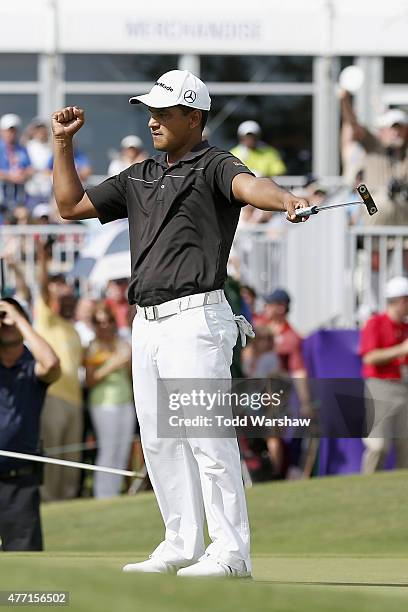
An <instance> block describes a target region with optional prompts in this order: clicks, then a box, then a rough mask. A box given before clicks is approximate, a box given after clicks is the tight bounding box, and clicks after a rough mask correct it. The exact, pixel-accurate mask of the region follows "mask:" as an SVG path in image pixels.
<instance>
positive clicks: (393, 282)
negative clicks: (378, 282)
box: [385, 276, 408, 300]
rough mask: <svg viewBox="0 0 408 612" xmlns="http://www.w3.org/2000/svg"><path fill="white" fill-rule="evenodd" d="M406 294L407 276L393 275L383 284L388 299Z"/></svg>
mask: <svg viewBox="0 0 408 612" xmlns="http://www.w3.org/2000/svg"><path fill="white" fill-rule="evenodd" d="M405 296H408V278H406V277H405V276H394V278H391V279H390V280H389V281H388V283H387V284H386V286H385V297H386V298H387V299H388V300H391V299H393V298H399V297H405Z"/></svg>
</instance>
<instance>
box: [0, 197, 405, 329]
mask: <svg viewBox="0 0 408 612" xmlns="http://www.w3.org/2000/svg"><path fill="white" fill-rule="evenodd" d="M341 197H342V194H341V193H340V192H339V193H338V195H336V200H337V198H339V201H341V200H340V198H341ZM101 231H103V230H101ZM89 233H90V230H89V228H88V227H87V226H86V225H80V224H62V225H44V226H40V225H27V226H19V225H18V226H0V255H1V254H2V253H4V252H5V251H7V252H10V251H12V252H13V253H14V259H15V261H16V262H17V263H18V264H20V267H21V269H22V270H23V272H24V275H25V278H26V280H27V284H28V285H29V286H30V287H31V288H34V287H35V285H36V273H35V268H36V243H37V242H38V240H40V239H41V238H42V239H43V240H44V238H45V237H46V236H52V237H53V238H55V241H54V243H53V246H52V262H51V265H50V272H51V273H54V274H55V273H59V272H62V273H68V272H69V271H70V270H71V269H72V267H73V264H74V261H75V258H76V257H77V255H78V254H79V252H80V250H81V248H82V246H83V245H84V244H85V242H86V240H87V238H88V236H89ZM234 258H235V259H236V260H237V262H238V265H237V266H236V268H237V269H238V272H239V275H240V280H241V282H242V283H244V284H248V285H250V286H252V287H253V288H254V289H255V291H256V292H257V293H258V294H259V295H260V296H264V295H266V294H268V293H269V292H271V291H272V290H273V289H274V288H276V287H277V286H282V287H285V288H287V289H288V290H289V292H290V293H291V295H292V297H293V303H292V310H291V320H292V321H293V323H294V324H295V325H296V326H297V327H298V329H299V330H300V331H301V332H302V333H304V334H306V333H308V332H309V331H311V330H313V329H316V328H317V327H321V326H330V327H332V326H337V327H339V326H351V327H354V326H355V325H356V324H361V323H362V322H363V321H364V320H365V319H366V317H367V316H368V315H369V314H370V313H371V312H373V311H375V310H381V309H383V308H384V306H385V297H384V287H385V283H386V281H387V280H388V279H389V278H391V277H392V276H395V275H404V274H408V227H392V226H389V227H388V226H386V227H372V226H369V227H351V228H350V227H349V226H348V224H347V216H346V211H345V209H337V210H334V211H330V212H328V213H321V214H319V215H317V216H316V217H313V218H312V219H311V220H310V221H309V222H308V223H306V224H302V225H301V226H292V225H291V224H287V229H286V231H285V232H284V233H282V234H279V235H274V236H271V235H270V226H268V224H265V225H263V224H261V225H250V226H245V228H241V229H239V230H238V232H237V235H236V239H235V241H234V245H233V258H232V259H234ZM13 283H14V277H13V274H12V273H11V272H10V271H9V273H8V277H7V284H8V285H9V286H13Z"/></svg>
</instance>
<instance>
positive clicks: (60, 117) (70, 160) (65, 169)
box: [52, 106, 98, 220]
mask: <svg viewBox="0 0 408 612" xmlns="http://www.w3.org/2000/svg"><path fill="white" fill-rule="evenodd" d="M84 122H85V114H84V111H83V110H81V109H79V108H77V107H76V106H68V107H66V108H64V109H62V110H60V111H57V112H55V113H54V114H53V115H52V132H53V137H54V142H53V148H54V167H53V184H54V194H55V200H56V202H57V206H58V209H59V212H60V215H61V217H62V218H63V219H68V220H76V219H91V218H93V217H97V216H98V215H97V212H96V209H95V207H94V205H93V204H92V202H91V200H90V199H89V198H88V196H87V195H86V193H85V191H84V188H83V186H82V183H81V181H80V178H79V176H78V173H77V171H76V168H75V162H74V149H73V143H72V139H73V136H74V134H76V132H77V131H78V130H79V129H80V128H81V127H82V126H83V124H84Z"/></svg>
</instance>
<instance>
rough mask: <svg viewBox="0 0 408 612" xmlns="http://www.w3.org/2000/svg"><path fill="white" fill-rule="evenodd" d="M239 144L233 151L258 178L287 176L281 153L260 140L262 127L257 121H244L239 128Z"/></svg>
mask: <svg viewBox="0 0 408 612" xmlns="http://www.w3.org/2000/svg"><path fill="white" fill-rule="evenodd" d="M237 135H238V139H239V144H238V145H237V146H236V147H234V148H233V149H231V153H232V154H233V155H235V156H236V157H238V159H240V160H241V161H242V163H244V164H245V165H246V166H248V168H249V169H250V170H252V172H253V173H254V174H256V176H262V177H267V178H269V177H272V176H279V175H280V174H285V172H286V166H285V164H284V162H283V161H282V158H281V156H280V154H279V152H278V151H277V150H276V149H274V148H273V147H270V146H269V145H267V144H265V143H264V142H262V141H261V140H260V138H261V126H260V125H259V123H257V122H256V121H244V122H243V123H241V125H240V126H239V127H238V132H237Z"/></svg>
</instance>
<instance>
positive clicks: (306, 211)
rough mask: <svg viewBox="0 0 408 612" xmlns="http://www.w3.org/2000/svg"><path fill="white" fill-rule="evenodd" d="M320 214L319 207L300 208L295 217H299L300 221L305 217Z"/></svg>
mask: <svg viewBox="0 0 408 612" xmlns="http://www.w3.org/2000/svg"><path fill="white" fill-rule="evenodd" d="M318 212H319V209H318V208H317V206H308V207H307V208H299V210H297V211H296V212H295V215H296V216H297V217H299V219H302V218H303V217H309V216H310V215H317V213H318Z"/></svg>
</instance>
